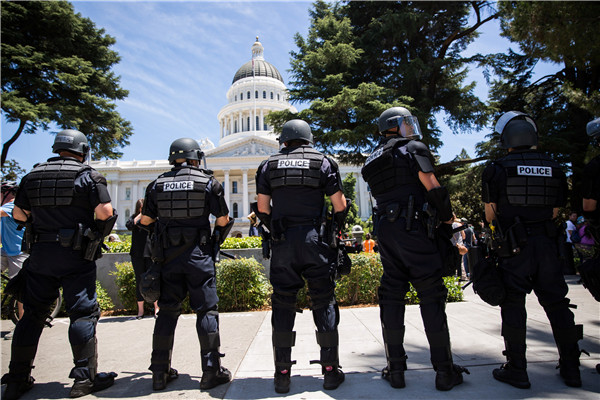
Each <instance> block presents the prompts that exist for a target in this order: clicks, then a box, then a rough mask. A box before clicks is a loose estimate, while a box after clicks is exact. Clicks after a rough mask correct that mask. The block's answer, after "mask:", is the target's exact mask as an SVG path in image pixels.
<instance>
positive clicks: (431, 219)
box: [423, 203, 438, 239]
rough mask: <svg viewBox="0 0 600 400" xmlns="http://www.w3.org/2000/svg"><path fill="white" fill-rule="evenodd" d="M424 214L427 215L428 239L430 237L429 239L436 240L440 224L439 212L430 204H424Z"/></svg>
mask: <svg viewBox="0 0 600 400" xmlns="http://www.w3.org/2000/svg"><path fill="white" fill-rule="evenodd" d="M423 213H424V214H425V227H426V228H427V237H429V239H435V228H436V227H437V223H438V218H437V210H436V209H435V207H433V206H431V205H430V204H429V203H425V204H423Z"/></svg>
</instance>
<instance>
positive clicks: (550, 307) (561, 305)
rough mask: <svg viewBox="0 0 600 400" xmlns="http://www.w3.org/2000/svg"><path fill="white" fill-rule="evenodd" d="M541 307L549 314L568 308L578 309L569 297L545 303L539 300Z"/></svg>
mask: <svg viewBox="0 0 600 400" xmlns="http://www.w3.org/2000/svg"><path fill="white" fill-rule="evenodd" d="M539 302H540V305H541V306H542V307H544V311H546V312H547V313H552V312H554V311H558V310H564V309H567V308H577V306H576V305H574V304H571V300H570V299H569V298H567V297H565V298H563V299H560V300H559V301H545V300H541V299H540V300H539Z"/></svg>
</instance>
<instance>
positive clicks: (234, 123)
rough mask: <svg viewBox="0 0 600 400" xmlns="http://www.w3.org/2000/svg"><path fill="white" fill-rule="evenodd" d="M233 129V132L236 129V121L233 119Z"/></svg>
mask: <svg viewBox="0 0 600 400" xmlns="http://www.w3.org/2000/svg"><path fill="white" fill-rule="evenodd" d="M233 131H234V133H235V132H237V131H238V129H237V121H233Z"/></svg>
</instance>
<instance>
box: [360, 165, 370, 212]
mask: <svg viewBox="0 0 600 400" xmlns="http://www.w3.org/2000/svg"><path fill="white" fill-rule="evenodd" d="M357 181H358V189H359V191H360V217H361V218H364V219H366V218H369V215H370V214H371V210H370V208H369V192H368V191H367V183H366V182H365V181H364V179H363V178H362V174H360V173H359V174H358V179H357Z"/></svg>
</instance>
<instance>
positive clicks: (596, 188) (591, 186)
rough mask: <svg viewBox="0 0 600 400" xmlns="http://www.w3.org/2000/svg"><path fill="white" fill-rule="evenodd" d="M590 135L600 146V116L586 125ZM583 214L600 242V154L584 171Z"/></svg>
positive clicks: (599, 242) (597, 145) (598, 242)
mask: <svg viewBox="0 0 600 400" xmlns="http://www.w3.org/2000/svg"><path fill="white" fill-rule="evenodd" d="M586 130H587V134H588V136H589V137H590V138H591V139H592V141H593V143H594V145H595V146H596V147H600V118H596V119H595V120H593V121H590V122H589V123H588V124H587V127H586ZM582 187H583V214H584V216H585V218H586V219H587V220H588V221H589V223H590V226H592V227H593V229H594V230H593V232H594V233H595V234H596V236H595V239H596V242H597V243H596V244H600V240H599V239H600V207H598V200H600V155H598V156H596V157H594V158H593V159H592V160H591V161H590V162H589V163H588V164H587V165H586V166H585V169H584V171H583V185H582Z"/></svg>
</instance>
